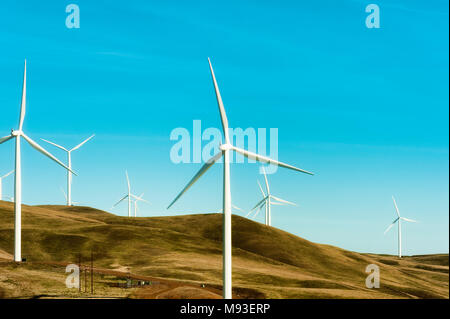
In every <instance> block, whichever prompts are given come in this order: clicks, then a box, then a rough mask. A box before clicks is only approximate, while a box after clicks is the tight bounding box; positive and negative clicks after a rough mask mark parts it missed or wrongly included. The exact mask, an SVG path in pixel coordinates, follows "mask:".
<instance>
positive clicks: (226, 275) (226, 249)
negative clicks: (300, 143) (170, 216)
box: [167, 58, 313, 299]
mask: <svg viewBox="0 0 450 319" xmlns="http://www.w3.org/2000/svg"><path fill="white" fill-rule="evenodd" d="M208 62H209V68H210V72H211V77H212V82H213V85H214V89H215V93H216V98H217V104H218V106H219V113H220V118H221V121H222V130H223V134H224V139H225V141H224V143H223V144H221V145H220V151H219V152H218V153H217V154H216V155H214V156H213V157H212V158H210V159H209V160H208V161H207V162H206V163H205V164H204V165H203V166H202V167H201V168H200V170H199V171H198V172H197V174H196V175H195V176H194V177H193V178H192V179H191V181H190V182H189V183H188V184H187V185H186V187H185V188H184V189H183V190H182V191H181V192H180V193H179V194H178V196H177V197H175V199H174V200H173V201H172V203H170V205H169V206H168V207H167V209H169V208H170V207H171V206H172V205H173V204H174V203H175V202H176V201H177V200H178V199H179V198H180V197H181V195H183V194H184V193H185V192H186V191H187V190H188V189H189V188H190V187H191V186H192V185H193V184H194V183H195V182H196V181H197V180H198V179H199V178H200V177H201V176H202V175H203V174H204V173H205V172H206V171H207V170H208V169H209V168H210V167H211V166H212V165H213V164H214V163H215V162H217V161H218V160H219V159H220V158H222V156H223V158H224V161H223V298H225V299H231V298H232V283H231V272H232V267H231V245H232V244H231V189H230V153H231V152H232V151H234V152H237V153H240V154H242V155H244V156H245V157H247V158H249V159H252V160H257V161H259V162H263V163H269V164H273V165H278V166H281V167H285V168H289V169H292V170H295V171H298V172H302V173H306V174H310V175H313V174H312V173H310V172H307V171H305V170H302V169H300V168H297V167H294V166H291V165H288V164H285V163H281V162H278V161H276V160H273V159H271V158H269V157H266V156H262V155H258V154H256V153H252V152H249V151H247V150H243V149H241V148H238V147H236V146H234V145H232V144H231V140H230V137H229V132H228V119H227V116H226V113H225V108H224V106H223V102H222V97H221V96H220V91H219V87H218V85H217V81H216V77H215V75H214V70H213V68H212V65H211V61H210V60H209V58H208Z"/></svg>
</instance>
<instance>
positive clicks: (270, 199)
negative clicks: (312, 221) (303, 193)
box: [246, 166, 297, 226]
mask: <svg viewBox="0 0 450 319" xmlns="http://www.w3.org/2000/svg"><path fill="white" fill-rule="evenodd" d="M262 171H263V173H264V180H265V181H266V191H267V196H266V194H265V193H264V191H263V189H262V187H261V184H260V183H259V181H258V186H259V189H260V190H261V193H262V195H263V199H262V200H261V201H259V202H258V204H256V205H255V207H253V208H252V210H251V211H250V212H249V213H248V214H247V216H248V215H249V214H250V213H251V212H253V211H254V210H255V209H258V211H257V212H256V214H255V215H254V216H253V217H256V215H258V213H259V212H260V210H261V208H263V207H264V206H265V208H266V225H268V226H271V221H272V215H271V210H270V206H271V205H272V204H273V205H285V204H287V205H293V206H297V204H294V203H291V202H288V201H287V200H284V199H281V198H279V197H276V196H274V195H272V194H271V193H270V188H269V182H268V181H267V175H266V170H265V169H264V166H263V167H262ZM247 216H246V217H247Z"/></svg>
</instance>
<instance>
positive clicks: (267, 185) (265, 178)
mask: <svg viewBox="0 0 450 319" xmlns="http://www.w3.org/2000/svg"><path fill="white" fill-rule="evenodd" d="M262 169H263V173H264V180H265V181H266V189H267V195H270V188H269V182H268V181H267V175H266V170H265V168H264V166H263V167H262Z"/></svg>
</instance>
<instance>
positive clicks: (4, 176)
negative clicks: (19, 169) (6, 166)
mask: <svg viewBox="0 0 450 319" xmlns="http://www.w3.org/2000/svg"><path fill="white" fill-rule="evenodd" d="M12 173H14V170H12V171H11V172H9V173H6V174H5V175H3V176H2V177H0V179H3V178H6V177H8V176H9V175H11V174H12Z"/></svg>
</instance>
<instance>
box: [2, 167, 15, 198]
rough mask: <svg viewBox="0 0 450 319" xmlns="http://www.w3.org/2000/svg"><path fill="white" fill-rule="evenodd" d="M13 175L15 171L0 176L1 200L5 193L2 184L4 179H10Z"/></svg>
mask: <svg viewBox="0 0 450 319" xmlns="http://www.w3.org/2000/svg"><path fill="white" fill-rule="evenodd" d="M12 173H14V170H12V171H11V172H9V173H6V174H5V175H3V176H0V200H1V199H2V198H3V191H2V189H3V186H2V184H3V179H5V178H6V177H8V176H9V175H11V174H12Z"/></svg>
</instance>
